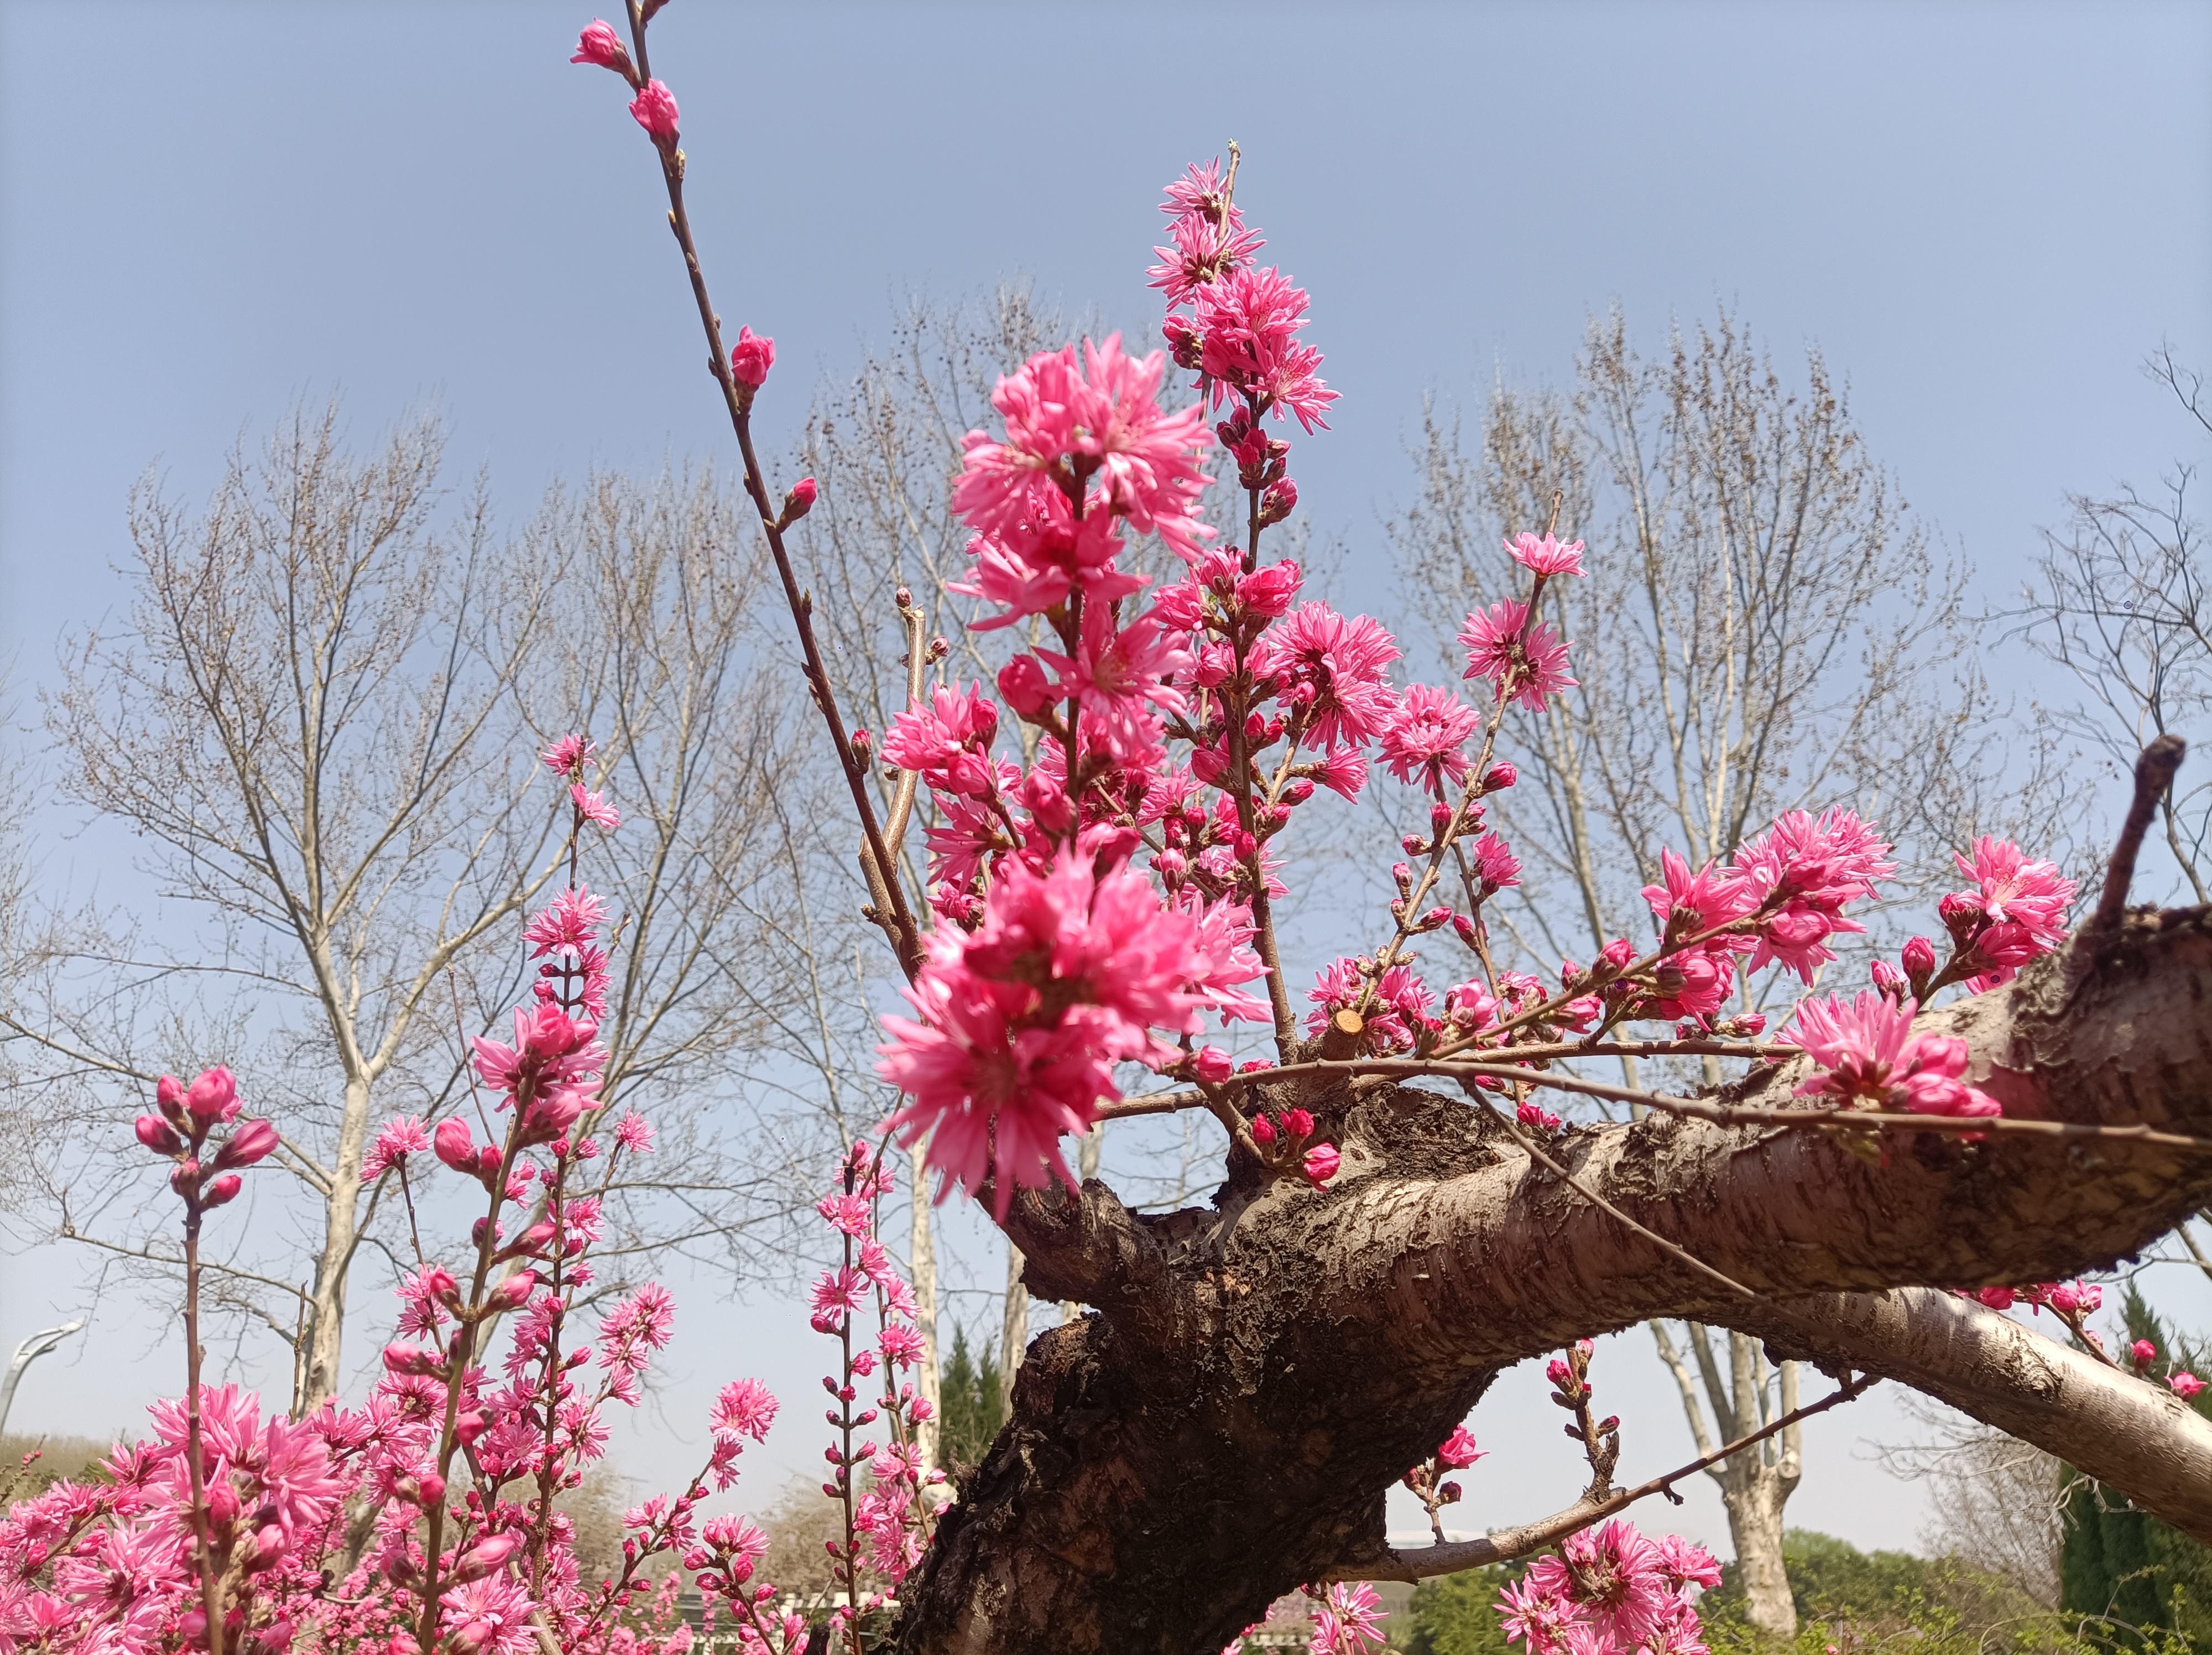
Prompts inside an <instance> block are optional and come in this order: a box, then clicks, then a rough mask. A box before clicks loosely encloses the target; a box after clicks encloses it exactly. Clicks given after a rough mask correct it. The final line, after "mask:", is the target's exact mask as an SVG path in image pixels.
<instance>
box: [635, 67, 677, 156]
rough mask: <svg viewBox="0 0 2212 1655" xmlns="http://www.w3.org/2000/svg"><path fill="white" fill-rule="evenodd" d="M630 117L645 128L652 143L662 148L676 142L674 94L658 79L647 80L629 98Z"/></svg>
mask: <svg viewBox="0 0 2212 1655" xmlns="http://www.w3.org/2000/svg"><path fill="white" fill-rule="evenodd" d="M629 113H630V118H631V119H634V120H635V121H636V122H637V124H638V125H640V126H642V127H643V128H645V130H646V132H647V135H648V136H649V137H651V138H652V139H653V143H656V144H658V145H659V147H660V148H661V149H672V148H673V147H674V146H675V143H676V120H677V110H676V94H674V93H673V92H671V91H670V90H669V89H668V88H666V87H665V86H664V85H662V84H661V83H660V82H659V81H648V82H646V85H645V87H644V89H643V90H641V91H640V92H639V94H637V96H635V98H632V99H631V100H629Z"/></svg>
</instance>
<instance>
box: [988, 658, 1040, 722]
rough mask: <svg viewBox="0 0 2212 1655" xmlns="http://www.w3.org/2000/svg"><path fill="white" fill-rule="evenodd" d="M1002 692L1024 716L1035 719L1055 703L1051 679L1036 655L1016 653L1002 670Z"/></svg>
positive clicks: (1016, 711) (1018, 712) (1018, 713)
mask: <svg viewBox="0 0 2212 1655" xmlns="http://www.w3.org/2000/svg"><path fill="white" fill-rule="evenodd" d="M999 693H1000V695H1001V696H1003V697H1006V705H1007V706H1009V707H1011V708H1012V709H1014V712H1015V714H1016V715H1018V716H1019V717H1022V718H1026V719H1034V718H1036V716H1037V715H1039V714H1041V713H1042V712H1043V711H1044V710H1045V709H1047V708H1048V707H1049V706H1051V705H1052V702H1053V695H1052V680H1051V678H1049V677H1048V676H1047V675H1046V672H1045V670H1044V663H1043V662H1042V661H1041V660H1038V659H1037V658H1036V656H1035V655H1017V656H1015V657H1014V658H1013V660H1010V661H1008V662H1007V663H1006V665H1005V666H1002V667H1000V669H999Z"/></svg>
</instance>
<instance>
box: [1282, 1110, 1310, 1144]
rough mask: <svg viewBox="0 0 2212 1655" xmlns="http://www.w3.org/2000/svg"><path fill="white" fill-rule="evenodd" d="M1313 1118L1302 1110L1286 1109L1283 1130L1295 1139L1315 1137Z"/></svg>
mask: <svg viewBox="0 0 2212 1655" xmlns="http://www.w3.org/2000/svg"><path fill="white" fill-rule="evenodd" d="M1313 1126H1314V1122H1313V1117H1312V1116H1310V1115H1309V1114H1307V1113H1306V1112H1305V1110H1302V1109H1286V1110H1284V1111H1283V1130H1284V1131H1285V1132H1287V1133H1289V1134H1290V1135H1291V1136H1292V1137H1293V1138H1310V1137H1311V1136H1313Z"/></svg>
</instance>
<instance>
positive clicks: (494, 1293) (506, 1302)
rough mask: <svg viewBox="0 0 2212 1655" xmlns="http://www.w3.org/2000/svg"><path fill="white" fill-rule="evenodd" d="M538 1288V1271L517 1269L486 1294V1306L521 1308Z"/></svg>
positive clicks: (492, 1309)
mask: <svg viewBox="0 0 2212 1655" xmlns="http://www.w3.org/2000/svg"><path fill="white" fill-rule="evenodd" d="M537 1290H538V1273H537V1272H536V1271H534V1270H517V1271H516V1272H515V1273H514V1274H513V1275H511V1276H509V1277H507V1280H506V1281H502V1282H501V1283H500V1284H499V1286H497V1287H494V1288H493V1289H492V1290H491V1292H490V1293H488V1294H487V1295H485V1298H484V1308H485V1309H486V1310H488V1311H517V1310H520V1309H521V1308H522V1307H523V1306H524V1305H526V1304H528V1303H529V1302H530V1295H531V1294H532V1293H535V1292H536V1291H537Z"/></svg>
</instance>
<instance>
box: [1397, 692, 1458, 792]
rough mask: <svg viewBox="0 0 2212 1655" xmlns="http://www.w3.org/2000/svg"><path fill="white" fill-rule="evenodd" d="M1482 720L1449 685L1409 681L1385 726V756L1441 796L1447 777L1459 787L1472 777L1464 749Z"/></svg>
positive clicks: (1404, 778) (1405, 778)
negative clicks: (1448, 687)
mask: <svg viewBox="0 0 2212 1655" xmlns="http://www.w3.org/2000/svg"><path fill="white" fill-rule="evenodd" d="M1481 726H1482V718H1481V715H1480V714H1478V713H1477V712H1476V711H1475V710H1474V708H1472V707H1470V706H1468V704H1467V703H1465V702H1463V701H1462V700H1461V699H1460V698H1459V697H1457V696H1455V695H1454V694H1452V692H1451V691H1449V690H1439V689H1437V688H1434V687H1433V686H1431V685H1426V684H1415V685H1407V690H1406V695H1405V699H1404V700H1402V701H1401V702H1400V703H1399V704H1398V710H1397V713H1396V714H1395V716H1394V717H1393V718H1392V719H1391V721H1390V723H1389V727H1388V728H1386V729H1385V730H1384V731H1383V749H1382V751H1383V761H1384V762H1385V763H1386V764H1389V767H1390V773H1391V774H1392V775H1393V776H1396V777H1397V778H1398V779H1399V780H1400V781H1401V782H1409V783H1411V782H1418V783H1419V785H1420V786H1421V787H1423V788H1426V789H1427V790H1428V791H1429V792H1431V793H1432V794H1436V795H1437V797H1438V798H1439V799H1441V798H1443V795H1444V783H1445V782H1447V781H1449V782H1451V783H1452V785H1454V786H1455V787H1456V786H1457V785H1458V784H1459V783H1461V782H1464V781H1465V780H1466V779H1467V772H1468V760H1467V754H1466V753H1465V752H1464V751H1462V748H1464V747H1465V746H1466V745H1467V741H1468V737H1470V736H1472V735H1473V734H1474V733H1475V732H1476V731H1477V730H1478V729H1480V727H1481Z"/></svg>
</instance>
